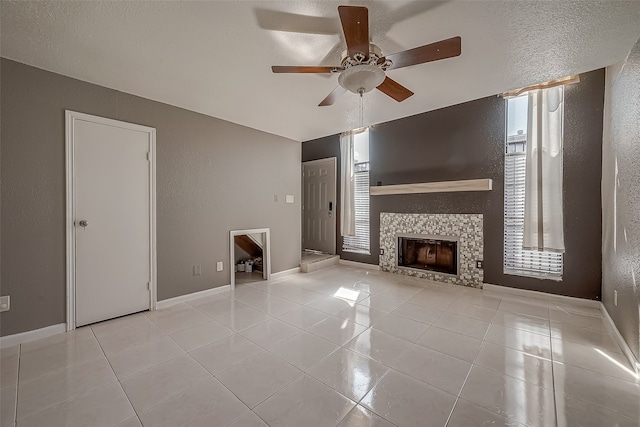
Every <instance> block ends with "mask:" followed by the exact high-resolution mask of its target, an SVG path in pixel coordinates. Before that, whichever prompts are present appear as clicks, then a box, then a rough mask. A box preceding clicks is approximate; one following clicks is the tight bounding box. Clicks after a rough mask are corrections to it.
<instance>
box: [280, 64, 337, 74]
mask: <svg viewBox="0 0 640 427" xmlns="http://www.w3.org/2000/svg"><path fill="white" fill-rule="evenodd" d="M271 71H273V72H274V73H311V74H323V73H332V72H335V71H342V67H339V66H335V67H315V66H311V67H306V66H302V67H301V66H297V65H274V66H273V67H271Z"/></svg>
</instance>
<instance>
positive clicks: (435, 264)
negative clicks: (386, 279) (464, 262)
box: [397, 236, 458, 275]
mask: <svg viewBox="0 0 640 427" xmlns="http://www.w3.org/2000/svg"><path fill="white" fill-rule="evenodd" d="M397 248H398V260H397V262H398V267H404V268H411V269H417V270H424V271H434V272H438V273H444V274H452V275H457V274H458V241H457V240H456V239H455V238H444V237H440V238H431V237H425V236H398V246H397Z"/></svg>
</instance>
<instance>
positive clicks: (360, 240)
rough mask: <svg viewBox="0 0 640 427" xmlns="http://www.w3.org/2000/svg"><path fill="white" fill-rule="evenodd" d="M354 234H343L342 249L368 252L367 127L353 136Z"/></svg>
mask: <svg viewBox="0 0 640 427" xmlns="http://www.w3.org/2000/svg"><path fill="white" fill-rule="evenodd" d="M353 158H354V172H355V196H354V197H355V213H356V235H355V236H344V237H343V240H342V250H344V251H347V252H358V253H364V254H370V247H369V129H365V130H364V131H363V132H359V133H357V134H355V135H354V137H353Z"/></svg>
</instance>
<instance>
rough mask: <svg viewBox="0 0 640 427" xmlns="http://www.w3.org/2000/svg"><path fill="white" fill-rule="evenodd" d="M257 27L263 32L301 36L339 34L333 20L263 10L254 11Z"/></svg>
mask: <svg viewBox="0 0 640 427" xmlns="http://www.w3.org/2000/svg"><path fill="white" fill-rule="evenodd" d="M255 15H256V20H257V21H258V26H259V27H260V28H262V29H264V30H272V31H285V32H288V33H302V34H329V35H334V34H340V26H339V25H338V22H337V21H336V20H335V19H334V18H333V17H331V18H324V17H321V16H308V15H299V14H296V13H289V12H281V11H278V10H269V9H263V8H260V7H258V8H256V9H255Z"/></svg>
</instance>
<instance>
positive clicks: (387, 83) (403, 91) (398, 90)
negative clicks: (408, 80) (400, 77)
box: [377, 77, 413, 102]
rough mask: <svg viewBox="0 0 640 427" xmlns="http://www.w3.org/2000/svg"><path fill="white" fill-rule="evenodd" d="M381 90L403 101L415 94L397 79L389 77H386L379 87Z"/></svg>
mask: <svg viewBox="0 0 640 427" xmlns="http://www.w3.org/2000/svg"><path fill="white" fill-rule="evenodd" d="M377 89H378V90H379V91H380V92H384V93H385V94H387V95H389V96H390V97H391V98H393V99H395V100H396V101H398V102H402V101H404V100H405V99H407V98H409V97H410V96H411V95H413V92H411V91H410V90H409V89H407V88H406V87H404V86H402V85H401V84H400V83H398V82H397V81H395V80H392V79H390V78H389V77H385V79H384V81H383V82H382V83H381V84H380V86H378V88H377Z"/></svg>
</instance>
